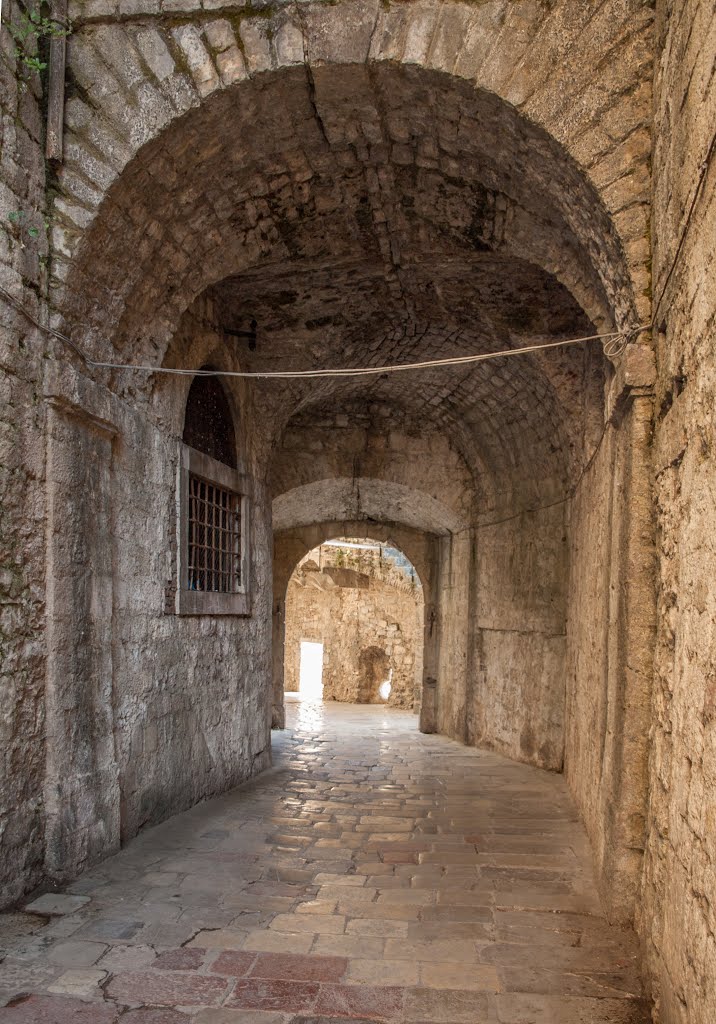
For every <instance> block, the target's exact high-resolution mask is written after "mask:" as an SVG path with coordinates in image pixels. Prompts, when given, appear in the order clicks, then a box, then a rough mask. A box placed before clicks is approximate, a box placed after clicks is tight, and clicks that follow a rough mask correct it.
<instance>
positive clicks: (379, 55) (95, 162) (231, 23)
mask: <svg viewBox="0 0 716 1024" xmlns="http://www.w3.org/2000/svg"><path fill="white" fill-rule="evenodd" d="M224 15H225V16H224ZM74 17H75V20H76V25H77V30H76V32H75V35H74V36H73V38H72V41H71V46H70V57H69V68H70V74H71V76H72V80H73V82H74V83H75V86H76V87H75V95H74V97H72V98H70V101H69V103H68V107H67V129H68V131H67V141H66V149H65V157H66V161H65V166H64V168H63V170H62V172H61V175H60V189H61V195H60V197H58V199H57V200H56V204H55V213H56V218H55V225H54V228H53V249H54V258H53V271H54V274H55V277H54V283H55V302H56V305H57V306H58V307H60V308H67V306H66V301H65V300H64V299H63V297H62V287H63V282H64V281H66V280H67V278H68V277H69V276H70V274H71V265H72V261H73V259H74V258H75V255H76V254H77V253H78V251H79V248H78V247H79V244H80V242H81V241H82V238H83V237H84V236H85V234H86V233H87V231H88V229H89V228H90V226H91V225H92V224H93V222H94V221H95V220H96V219H97V213H98V209H99V207H100V206H101V205H104V208H105V212H104V213H103V217H104V218H105V219H106V220H107V222H108V226H111V227H112V228H113V230H116V231H120V232H121V231H122V229H123V228H124V227H128V226H130V225H131V217H132V209H131V206H130V208H128V209H127V208H125V209H121V208H120V207H118V206H117V205H116V204H115V203H112V199H111V194H112V190H111V186H112V184H113V182H115V180H116V179H117V178H118V177H120V176H122V177H123V178H124V176H125V175H126V174H127V172H129V173H130V175H131V174H132V173H135V174H138V176H139V177H138V180H137V182H136V183H137V185H141V182H142V179H144V180H146V173H147V172H146V171H144V170H142V169H140V168H137V169H136V170H135V171H134V172H133V169H132V159H131V158H132V157H133V156H134V155H135V154H137V153H138V152H139V150H140V149H141V148H142V147H143V146H144V145H146V144H147V143H148V142H149V141H150V140H152V139H158V138H159V137H160V136H161V134H162V132H163V131H164V130H165V129H166V128H167V127H168V126H169V125H170V124H171V123H172V122H173V121H174V120H176V118H178V117H181V116H182V115H184V114H186V112H187V111H189V110H190V109H191V108H193V107H197V106H199V105H200V104H201V103H202V102H203V101H206V99H207V98H208V97H209V96H210V95H211V94H212V93H214V92H217V91H220V90H222V89H227V88H228V87H230V86H232V85H235V84H236V83H240V82H242V81H244V80H245V79H247V78H254V79H255V81H256V83H257V85H260V81H261V77H262V75H263V73H264V72H267V71H269V70H276V69H278V68H284V69H286V68H289V67H292V66H297V65H303V64H304V63H306V62H307V63H306V66H307V67H308V69H309V72H310V68H311V67H316V68H320V67H321V66H323V65H327V64H349V63H364V62H366V61H367V62H368V63H369V65H370V66H379V65H381V64H383V63H394V64H398V65H402V66H403V67H411V66H419V67H423V68H425V69H433V70H439V71H443V72H445V73H446V74H448V75H452V76H453V77H455V78H457V79H463V80H464V81H465V82H469V83H470V85H471V86H473V87H474V88H476V89H478V90H484V91H486V92H488V93H490V94H493V95H495V96H501V97H502V98H503V100H504V101H505V102H507V103H510V104H513V105H514V107H515V109H516V110H517V111H519V112H520V114H521V115H523V116H524V117H525V118H527V119H529V121H530V122H531V123H532V124H534V125H538V126H540V128H542V129H543V130H544V131H545V132H546V133H547V136H551V138H553V139H554V140H556V142H557V143H559V145H560V146H561V147H562V150H563V152H564V153H565V155H566V154H569V156H570V157H571V158H572V160H573V161H574V170H575V175H576V178H575V182H576V180H577V179H578V177H579V175H578V173H577V167H581V169H582V172H583V173H584V174H585V175H586V176H587V178H588V179H589V180H590V181H591V183H592V186H593V188H594V189H595V190H596V194H598V195H599V197H600V200H601V203H603V207H602V211H603V212H600V210H599V206H600V203H599V202H597V205H596V207H595V206H594V204H593V203H592V205H591V208H590V207H589V205H587V206H583V205H582V206H580V205H579V204H577V205H576V206H569V207H568V208H567V209H566V211H565V212H566V216H567V218H568V219H569V220H570V221H571V226H572V228H573V229H574V230H575V231H576V232H577V234H578V235H579V236H580V237H581V238H582V239H583V241H584V242H585V244H586V246H587V248H588V250H589V251H590V256H591V258H592V259H593V260H594V261H595V264H596V265H597V267H598V268H599V272H600V275H601V278H602V283H603V286H604V288H605V291H606V292H607V293H608V294H609V297H610V303H609V304H610V305H611V307H612V309H611V312H612V315H613V317H614V319H615V321H616V322H618V323H619V324H620V326H623V325H625V324H626V323H627V322H629V321H632V322H633V320H634V317H635V316H636V315H638V316H641V317H645V316H646V315H648V302H647V292H648V258H647V249H648V237H647V234H648V231H647V226H648V225H647V212H646V211H647V202H648V187H649V182H648V152H649V133H648V119H649V89H648V79H649V74H650V54H649V43H650V40H651V12H650V11H649V10H648V9H646V8H644V7H639V8H638V9H636V10H626V9H625V7H624V5H623V4H617V3H616V2H612V3H606V4H603V5H600V7H599V9H598V10H597V11H594V9H593V5H588V4H583V3H577V4H575V3H573V2H572V0H570V2H562V3H559V4H558V5H557V6H556V7H553V8H552V9H551V10H550V11H549V13H547V11H546V8H545V7H544V6H543V5H542V4H540V3H536V2H535V3H530V2H527V0H525V2H524V3H520V4H514V3H507V2H506V0H495V2H491V3H486V4H481V5H479V6H477V7H476V6H475V5H472V4H461V3H449V4H443V5H440V6H439V7H438V6H437V5H434V4H432V3H423V2H419V3H411V4H410V5H400V6H396V7H389V8H387V9H383V8H382V7H381V6H380V5H378V4H377V2H376V3H370V2H369V3H363V2H355V3H350V4H348V3H345V2H344V3H340V4H336V5H333V6H331V5H325V4H321V3H313V4H306V5H305V6H304V5H301V7H300V8H299V9H297V10H294V9H293V8H286V7H285V6H284V5H278V6H276V7H274V8H272V9H269V10H268V11H267V12H266V13H264V12H262V14H261V16H257V17H245V16H242V17H241V18H240V19H236V18H233V17H232V16H231V15H230V14H229V12H224V11H222V12H221V16H217V17H216V18H209V17H207V15H206V13H205V12H203V13H200V12H198V11H197V10H196V7H195V5H194V4H187V5H186V6H185V7H182V6H181V5H177V4H176V3H174V2H172V4H171V11H170V10H169V9H167V10H166V11H164V12H162V13H161V14H159V15H157V14H156V11H155V9H154V8H150V7H149V6H148V7H147V9H146V10H143V9H142V8H141V5H140V6H138V7H136V8H133V14H132V15H131V17H129V18H127V17H126V16H125V17H123V18H122V19H121V21H118V20H116V19H117V13H116V11H115V10H114V9H110V13H109V14H108V13H107V7H106V5H105V4H104V0H101V2H100V0H97V2H90V3H84V4H82V5H81V7H79V8H78V9H77V10H75V12H74ZM186 17H191V18H193V19H195V20H193V21H192V22H190V23H186V22H183V23H182V24H177V23H176V19H184V18H186ZM556 76H559V80H557V77H556ZM565 82H567V83H568V84H569V89H568V90H565V88H564V85H565ZM128 111H131V112H132V114H133V116H131V117H128V116H127V113H128ZM98 115H99V116H98ZM318 120H319V122H320V118H319V119H318ZM320 127H321V125H320V123H319V128H320ZM322 130H325V129H322ZM536 162H539V160H537V161H536ZM547 169H548V167H547V166H545V170H547ZM152 174H153V175H155V176H156V175H157V174H158V176H159V180H161V179H162V177H163V178H164V180H165V181H167V180H169V179H170V178H171V174H172V172H171V168H169V167H161V166H160V167H159V168H157V167H154V168H153V169H152ZM610 218H611V223H612V224H613V226H614V230H613V231H612V230H611V225H610V222H609V221H610ZM600 220H601V224H599V223H598V222H599V221H600ZM144 227H145V228H146V234H147V235H148V236H151V232H152V229H153V227H154V225H152V224H151V223H148V224H145V225H144ZM618 236H619V237H618ZM620 242H621V245H620ZM621 246H623V251H624V257H625V258H624V259H622V258H621V256H620V248H621ZM184 259H185V266H184V267H183V268H181V267H177V270H178V271H179V270H182V269H184V270H186V269H188V263H189V258H188V255H185V257H184ZM197 280H198V279H197ZM190 284H191V272H190V274H189V277H188V280H187V281H186V286H187V288H189V287H190ZM103 298H106V299H111V296H110V295H108V294H107V295H105V296H103ZM112 308H113V306H112V303H111V302H110V305H109V307H108V308H107V309H106V312H109V313H110V314H111V312H112Z"/></svg>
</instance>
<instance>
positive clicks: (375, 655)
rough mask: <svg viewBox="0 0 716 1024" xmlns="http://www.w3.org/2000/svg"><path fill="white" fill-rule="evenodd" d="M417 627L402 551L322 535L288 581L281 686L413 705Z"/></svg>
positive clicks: (308, 693) (418, 672)
mask: <svg viewBox="0 0 716 1024" xmlns="http://www.w3.org/2000/svg"><path fill="white" fill-rule="evenodd" d="M423 630H424V601H423V588H422V584H421V582H420V578H419V576H418V574H417V572H416V570H415V568H414V566H413V565H412V563H411V562H410V561H409V559H408V558H407V557H406V556H405V555H404V554H403V552H402V551H400V550H399V549H398V548H396V547H394V546H393V545H391V544H383V543H381V542H379V541H374V540H372V539H371V538H370V537H355V536H350V537H340V538H336V539H334V540H328V541H326V542H325V543H323V544H321V545H319V546H318V547H316V548H314V549H313V550H311V551H309V552H308V553H307V554H306V555H304V556H303V558H302V559H301V560H300V562H299V563H298V565H297V566H296V568H295V569H294V571H293V572H292V574H291V577H290V579H289V582H288V586H287V590H286V612H285V642H284V643H285V649H284V675H285V682H284V691H285V693H286V694H287V695H290V696H293V695H294V694H296V695H298V696H299V697H300V698H302V699H323V700H328V701H341V702H345V703H355V704H385V705H388V706H391V707H399V708H405V709H409V710H414V709H415V710H418V709H419V703H420V697H421V690H422V678H423ZM416 701H417V705H418V707H417V708H416Z"/></svg>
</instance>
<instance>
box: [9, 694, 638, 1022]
mask: <svg viewBox="0 0 716 1024" xmlns="http://www.w3.org/2000/svg"><path fill="white" fill-rule="evenodd" d="M33 907H34V909H35V911H36V912H37V913H38V914H40V913H44V914H52V915H54V916H52V917H51V918H49V920H48V918H47V917H35V916H32V915H31V914H27V913H24V914H18V915H15V916H10V917H9V918H6V919H5V921H4V922H3V926H2V935H3V948H4V950H5V951H6V956H5V960H4V962H3V963H2V964H0V997H2V995H3V994H4V993H8V992H11V993H12V994H13V995H15V994H17V992H19V991H21V992H23V993H25V995H24V996H22V997H21V998H19V999H18V1000H16V1002H15V1004H14V1005H12V1006H10V1007H7V1008H5V1009H0V1022H1V1024H50V1022H53V1024H59V1022H64V1021H70V1020H72V1021H77V1022H84V1024H115V1022H116V1021H117V1020H118V1018H119V1017H120V1013H121V1011H122V1010H123V1009H124V1008H125V1007H127V1008H130V1009H127V1010H126V1012H125V1013H124V1016H121V1024H140V1022H143V1024H149V1022H153V1021H162V1022H167V1024H184V1022H186V1024H190V1022H193V1024H218V1022H221V1024H248V1022H250V1021H251V1022H253V1021H254V1020H255V1021H259V1020H260V1021H261V1024H288V1022H290V1021H295V1022H296V1024H298V1021H305V1020H306V1019H307V1017H308V1018H309V1019H310V1020H324V1019H326V1018H328V1019H330V1018H340V1019H343V1020H345V1019H346V1018H359V1019H361V1020H365V1021H389V1022H395V1024H398V1022H402V1021H406V1022H426V1021H427V1022H430V1024H436V1022H446V1024H447V1022H450V1024H525V1022H527V1021H529V1022H530V1024H577V1022H578V1021H579V1022H584V1024H642V1022H645V1021H646V1020H647V1019H648V1016H647V1012H646V1009H645V1006H644V1005H643V1004H642V1002H641V1000H640V998H639V994H640V986H639V977H638V970H637V960H636V943H635V939H634V936H633V935H632V933H630V932H628V931H624V930H621V929H619V928H616V927H610V926H609V925H608V924H607V922H606V920H605V917H604V913H603V911H602V908H601V906H600V902H599V899H598V896H597V893H596V890H595V887H594V882H593V878H592V871H591V865H590V854H589V846H588V843H587V838H586V835H585V833H584V830H583V828H582V826H581V825H580V824H579V821H578V817H577V813H576V811H575V808H574V806H573V804H572V802H571V799H570V797H569V795H568V792H567V788H566V786H565V783H564V780H563V779H562V778H561V777H559V776H557V775H554V774H553V773H548V772H544V771H541V770H539V769H536V768H532V767H529V766H527V765H519V764H515V763H514V762H512V761H509V760H507V759H506V758H503V757H500V756H498V755H496V754H491V753H487V752H483V751H478V750H475V749H470V748H466V747H464V746H462V745H460V744H458V743H456V742H454V741H452V740H449V739H445V738H444V737H439V736H423V735H421V734H420V733H418V732H416V730H415V726H414V720H413V716H412V715H411V714H410V713H409V712H407V711H403V710H397V709H394V708H386V707H374V706H356V705H347V704H337V703H334V704H323V705H320V704H297V705H291V706H290V707H289V722H288V729H287V730H286V731H285V732H284V733H281V734H278V736H277V737H276V740H275V758H274V767H273V769H271V770H269V771H268V772H266V773H264V774H263V775H262V776H260V777H259V778H258V779H256V780H254V781H252V782H250V783H248V784H246V785H245V786H243V787H241V788H240V789H238V790H235V791H234V792H232V793H229V794H227V795H225V796H223V797H220V798H218V799H215V800H212V801H210V802H208V803H205V804H202V805H200V806H198V807H196V808H194V809H193V810H191V811H188V812H186V813H184V814H181V815H178V816H177V817H174V818H172V819H170V820H169V821H167V822H166V823H164V824H163V825H160V826H158V827H156V828H152V829H149V830H147V831H146V832H144V833H142V834H141V835H140V836H139V837H138V838H137V839H135V840H133V841H132V842H131V843H130V844H129V845H128V846H127V847H126V849H124V850H123V851H122V852H121V853H119V854H117V855H116V856H114V857H111V858H110V859H108V860H106V861H105V862H104V863H102V864H100V865H98V866H97V867H96V868H94V869H92V870H91V871H90V872H87V873H85V874H84V875H82V876H81V877H80V878H79V879H78V880H77V882H75V883H74V884H72V885H69V886H68V887H67V888H66V889H65V890H64V891H63V892H61V893H59V894H54V893H52V894H48V895H47V896H43V897H40V899H39V901H38V902H37V903H36V904H33V905H31V907H30V910H32V909H33ZM45 921H47V923H46V924H45ZM80 1000H86V1002H80ZM141 1007H165V1008H176V1007H181V1008H182V1009H181V1010H176V1012H175V1013H173V1014H171V1015H170V1014H169V1013H168V1010H167V1009H165V1010H163V1011H160V1010H159V1009H154V1010H153V1011H152V1012H153V1014H154V1016H152V1012H150V1011H149V1010H148V1009H147V1010H145V1011H144V1013H142V1012H141V1011H140V1009H139V1008H141ZM219 1007H222V1008H223V1009H222V1010H221V1011H219V1009H218V1008H219ZM131 1008H136V1009H135V1010H134V1012H132V1009H131ZM73 1010H75V1012H76V1013H77V1016H72V1011H73ZM257 1010H261V1011H267V1012H266V1015H265V1016H260V1017H259V1016H256V1017H254V1016H251V1015H250V1013H251V1012H253V1011H257ZM162 1014H163V1015H162Z"/></svg>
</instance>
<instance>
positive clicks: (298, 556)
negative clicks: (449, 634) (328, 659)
mask: <svg viewBox="0 0 716 1024" xmlns="http://www.w3.org/2000/svg"><path fill="white" fill-rule="evenodd" d="M279 522H282V523H283V524H284V525H283V528H282V529H277V530H276V531H275V533H274V557H273V636H272V661H273V670H272V671H273V707H272V726H273V728H277V729H282V728H283V727H284V725H285V708H284V679H285V675H286V671H285V650H286V591H287V588H288V584H289V580H290V579H291V576H292V574H293V572H294V570H295V568H296V566H297V565H298V563H299V562H300V561H301V560H302V559H303V558H305V557H306V555H308V554H309V553H310V552H312V551H314V550H315V549H316V548H317V547H319V546H320V545H321V544H323V543H324V542H326V541H329V540H337V539H340V538H341V537H345V536H351V537H369V538H370V539H371V540H372V541H377V542H380V543H384V544H387V545H390V546H392V547H396V548H398V549H399V550H400V551H402V552H404V553H405V554H406V556H407V557H408V558H409V560H410V562H411V563H412V565H413V567H414V568H415V572H416V575H417V577H418V579H419V581H420V585H421V590H422V608H423V613H422V617H423V635H422V658H421V659H420V662H421V665H422V673H421V679H422V682H421V687H420V690H419V692H416V694H415V697H414V700H413V707H414V710H415V711H416V713H421V708H422V705H423V703H425V702H426V694H427V701H429V702H431V716H430V721H431V722H433V720H434V711H433V710H432V701H433V699H434V695H433V687H432V680H434V679H435V678H436V677H437V664H438V661H439V657H440V634H439V622H438V614H437V610H438V603H439V597H438V587H439V575H438V566H439V558H440V555H439V540H438V537H437V535H435V534H433V533H431V532H430V531H428V530H425V529H422V530H421V529H416V528H415V527H412V526H404V525H402V524H399V523H380V522H377V521H376V520H352V521H351V520H333V521H327V522H319V523H311V524H310V525H300V524H299V525H297V526H293V527H289V526H286V525H285V522H286V521H285V520H283V519H282V520H279ZM379 682H382V680H380V681H379ZM420 721H421V728H423V726H424V724H425V723H424V716H422V715H421V720H420ZM432 728H434V725H433V726H432ZM432 728H426V729H425V730H424V731H432Z"/></svg>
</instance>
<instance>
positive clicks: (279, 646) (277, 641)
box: [271, 587, 286, 729]
mask: <svg viewBox="0 0 716 1024" xmlns="http://www.w3.org/2000/svg"><path fill="white" fill-rule="evenodd" d="M271 642H272V646H273V702H272V706H271V728H272V729H285V727H286V707H285V704H284V697H283V687H284V656H285V646H286V601H285V587H284V589H283V591H281V593H280V594H279V593H276V591H275V590H274V596H273V615H272V641H271Z"/></svg>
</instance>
